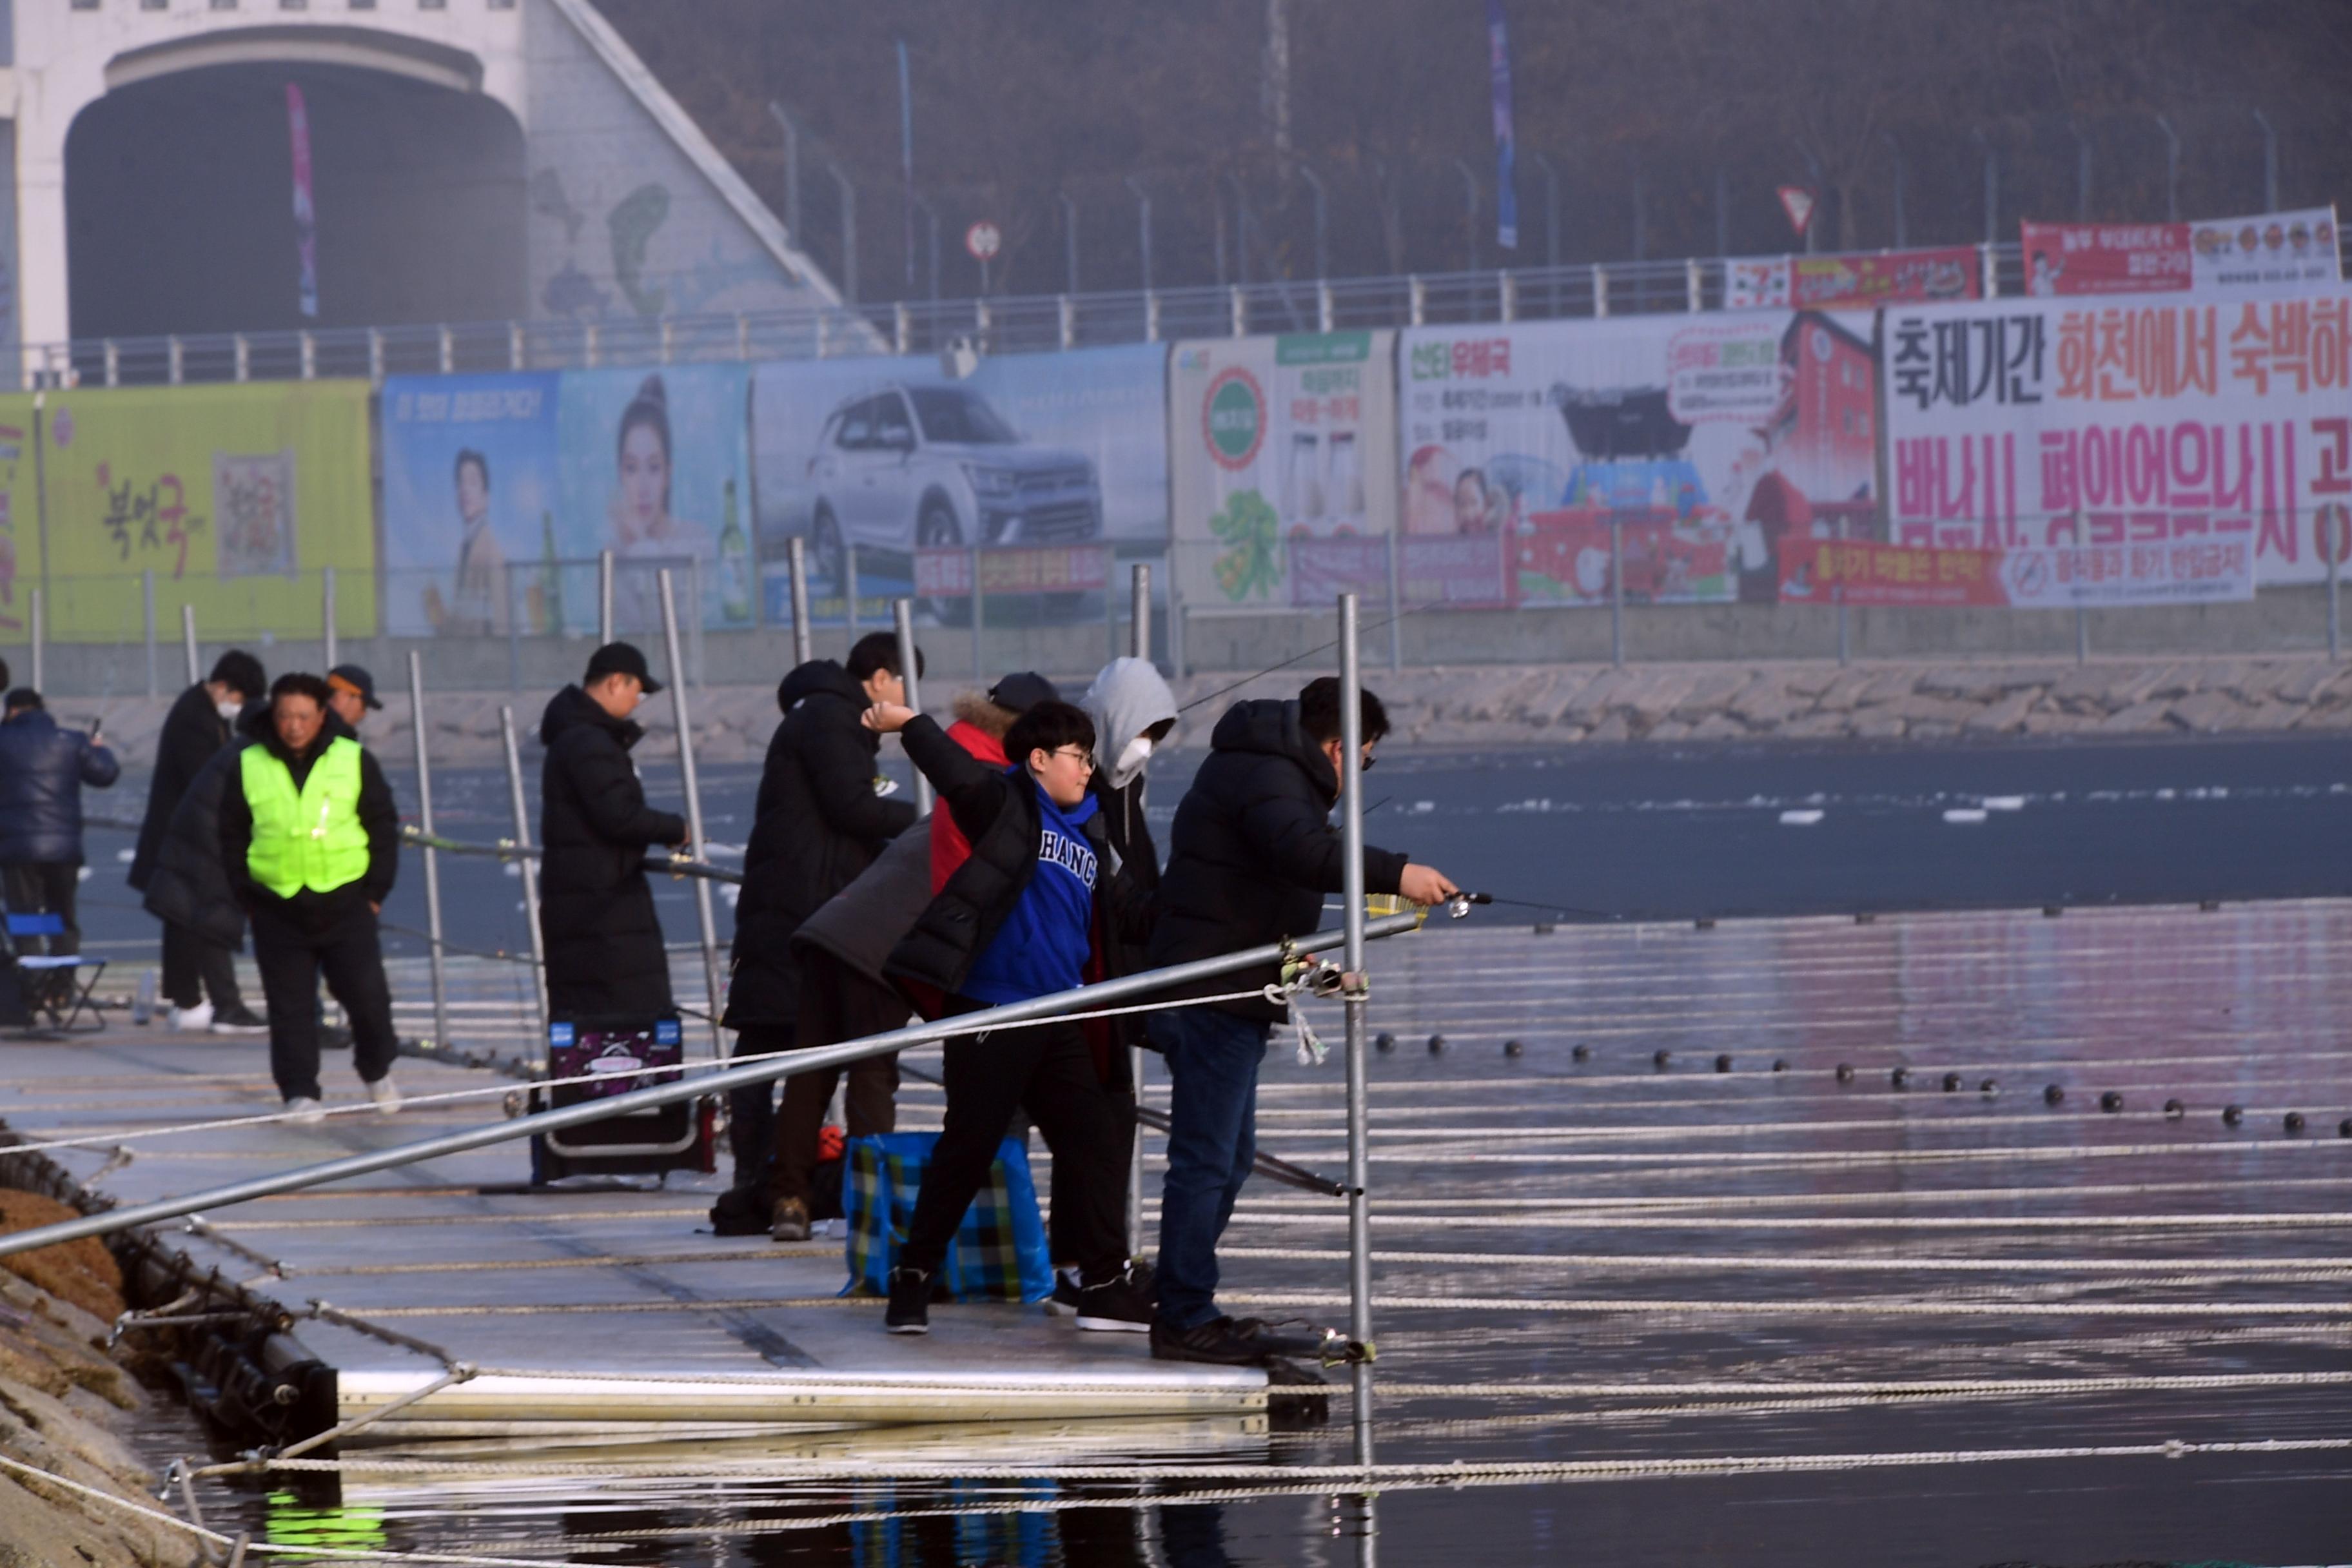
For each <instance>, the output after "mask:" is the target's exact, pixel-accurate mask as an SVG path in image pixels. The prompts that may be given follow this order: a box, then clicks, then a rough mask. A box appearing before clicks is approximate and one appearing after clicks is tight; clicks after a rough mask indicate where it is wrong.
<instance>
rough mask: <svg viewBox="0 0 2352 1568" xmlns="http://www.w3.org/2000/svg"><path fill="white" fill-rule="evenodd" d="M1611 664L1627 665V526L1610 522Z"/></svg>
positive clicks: (1615, 521)
mask: <svg viewBox="0 0 2352 1568" xmlns="http://www.w3.org/2000/svg"><path fill="white" fill-rule="evenodd" d="M1609 662H1610V664H1611V665H1612V666H1614V667H1617V668H1622V667H1623V666H1624V663H1625V525H1624V524H1623V523H1622V522H1619V521H1617V519H1616V518H1614V517H1612V518H1611V519H1610V520H1609Z"/></svg>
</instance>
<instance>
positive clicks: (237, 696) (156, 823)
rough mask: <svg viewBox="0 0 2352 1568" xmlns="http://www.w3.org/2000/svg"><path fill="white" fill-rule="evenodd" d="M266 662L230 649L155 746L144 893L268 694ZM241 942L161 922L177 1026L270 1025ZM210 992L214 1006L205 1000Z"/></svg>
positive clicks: (135, 865) (135, 863)
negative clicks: (240, 953)
mask: <svg viewBox="0 0 2352 1568" xmlns="http://www.w3.org/2000/svg"><path fill="white" fill-rule="evenodd" d="M268 685H269V678H268V676H267V675H265V674H263V673H262V668H261V661H260V660H259V659H257V658H254V657H253V656H252V655H251V654H249V653H247V652H245V651H244V650H243V649H242V648H231V649H229V650H228V651H227V652H226V653H225V654H223V655H221V656H220V658H219V659H218V660H217V661H215V664H214V665H213V672H212V674H211V675H210V676H208V677H207V678H205V679H203V680H200V681H198V682H197V683H196V684H195V685H194V686H191V687H189V688H188V689H186V690H185V691H183V692H182V693H180V698H179V700H178V701H176V702H174V703H173V704H172V710H171V712H170V713H169V714H167V715H165V717H164V720H163V733H162V734H161V735H160V736H158V737H157V739H156V742H155V776H154V779H153V781H152V783H151V784H149V785H148V789H147V815H146V817H145V819H144V820H143V821H142V822H141V824H140V826H139V848H138V851H137V853H136V854H135V855H134V856H133V858H132V859H131V886H132V887H133V888H135V889H138V890H139V891H141V892H142V893H143V892H146V891H147V890H148V882H149V880H150V879H152V877H153V875H154V873H155V865H156V858H157V856H158V855H159V854H160V853H161V851H162V849H163V839H164V837H165V835H166V834H167V833H168V832H169V830H170V828H171V826H172V817H173V813H175V812H176V811H178V810H179V808H180V800H181V797H182V796H183V795H186V794H187V791H188V785H189V784H191V783H193V782H194V779H195V776H196V775H197V774H198V773H201V772H203V771H204V766H205V763H208V762H210V761H211V760H212V757H213V753H215V752H218V751H219V750H220V749H221V748H222V747H223V746H226V745H227V744H228V743H229V740H230V736H231V727H232V726H233V725H235V724H236V720H237V715H238V714H239V713H241V712H242V711H244V709H245V705H246V704H247V703H248V702H253V701H257V700H259V699H260V697H261V695H262V693H263V692H264V691H265V690H267V689H268ZM235 954H236V943H235V942H222V941H220V940H218V937H217V934H214V935H207V934H205V933H204V932H202V931H198V930H196V929H195V928H194V927H192V926H185V925H181V924H177V923H175V922H174V921H169V920H166V921H164V922H163V995H164V997H165V999H166V1000H167V1001H169V1002H170V1003H171V1013H170V1015H169V1017H170V1023H171V1026H172V1027H173V1028H174V1029H206V1028H210V1029H214V1030H215V1031H217V1032H220V1033H224V1034H226V1033H257V1032H258V1031H260V1030H262V1029H264V1028H266V1027H268V1026H267V1025H265V1024H264V1023H263V1022H262V1020H261V1019H260V1018H258V1017H257V1016H254V1013H253V1011H252V1010H251V1009H250V1008H248V1007H247V1006H246V1005H245V1001H244V998H243V997H241V996H240V995H238V994H237V988H236V957H235ZM208 995H209V997H210V998H211V1000H210V1001H207V1000H205V998H206V997H207V996H208Z"/></svg>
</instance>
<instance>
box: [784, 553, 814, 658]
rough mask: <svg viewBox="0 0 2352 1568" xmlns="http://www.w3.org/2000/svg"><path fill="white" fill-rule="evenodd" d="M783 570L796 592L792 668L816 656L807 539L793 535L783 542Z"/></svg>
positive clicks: (794, 599) (794, 596)
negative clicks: (810, 612)
mask: <svg viewBox="0 0 2352 1568" xmlns="http://www.w3.org/2000/svg"><path fill="white" fill-rule="evenodd" d="M784 569H785V570H786V572H788V573H789V574H791V579H792V591H793V668H795V669H797V668H800V667H801V666H802V665H804V664H806V663H807V662H808V661H809V660H811V659H813V658H815V657H816V637H815V628H814V627H813V626H810V625H809V591H808V541H806V540H804V539H803V538H802V537H801V536H800V535H799V534H797V533H796V534H794V535H793V537H792V538H791V539H790V540H789V541H788V542H786V543H785V545H784Z"/></svg>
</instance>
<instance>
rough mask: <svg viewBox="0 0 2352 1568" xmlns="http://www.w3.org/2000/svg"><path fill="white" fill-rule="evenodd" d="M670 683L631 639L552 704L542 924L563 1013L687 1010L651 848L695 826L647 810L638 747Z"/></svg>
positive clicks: (636, 1021)
mask: <svg viewBox="0 0 2352 1568" xmlns="http://www.w3.org/2000/svg"><path fill="white" fill-rule="evenodd" d="M660 689H662V686H661V682H660V681H658V680H656V679H654V678H653V672H652V671H651V670H649V669H647V668H646V656H645V655H644V654H642V653H640V652H638V651H637V649H636V648H635V647H632V646H631V645H629V644H627V643H625V642H615V643H606V644H605V645H604V647H600V648H598V649H597V650H596V651H595V652H594V653H593V654H592V655H591V656H589V659H588V673H587V674H586V675H585V676H584V677H583V679H581V682H580V684H579V685H577V686H567V687H565V688H564V689H562V690H561V691H559V692H557V693H556V694H555V695H554V697H553V698H551V699H550V700H549V701H548V704H547V711H546V713H545V714H544V715H543V716H542V717H541V720H540V721H539V739H540V743H541V745H543V746H545V747H546V748H547V762H546V763H545V765H544V766H543V768H542V769H541V773H540V785H539V798H540V845H541V848H542V849H544V850H545V851H546V856H547V858H546V861H545V869H544V870H543V871H541V874H540V905H539V929H540V934H541V937H542V938H543V939H544V940H545V943H546V948H547V1003H548V1009H549V1011H550V1012H551V1014H552V1015H553V1016H555V1017H557V1018H560V1019H563V1020H566V1021H569V1022H573V1023H577V1022H580V1021H581V1020H583V1019H596V1020H606V1019H609V1020H611V1021H612V1022H613V1023H614V1024H615V1025H616V1026H618V1025H632V1026H635V1025H649V1024H651V1023H652V1022H653V1021H654V1020H655V1019H656V1018H660V1017H664V1016H667V1015H669V1014H670V1013H672V1012H673V1011H674V1010H675V1007H676V1004H675V1003H673V1002H672V1000H671V998H670V988H669V957H668V954H667V952H664V951H663V948H662V934H661V921H660V920H659V919H658V918H657V917H656V915H655V913H654V894H653V889H652V888H651V887H650V886H648V885H647V884H646V872H645V856H646V850H647V849H649V848H651V847H654V846H655V845H659V844H667V845H677V846H682V845H683V844H684V843H685V842H686V823H685V821H684V819H683V818H681V817H679V816H677V815H676V814H674V813H671V812H667V811H655V810H653V809H652V808H651V807H649V806H648V805H646V791H645V786H644V785H643V784H640V783H638V781H637V772H636V769H635V766H634V765H632V764H631V763H630V761H629V748H630V747H632V746H634V745H635V744H636V743H637V742H638V740H639V739H640V738H642V737H643V736H644V734H645V729H644V727H643V726H641V725H639V724H638V723H636V722H635V721H634V720H632V719H631V718H630V715H631V714H633V713H635V711H636V710H637V704H638V703H639V702H642V701H643V700H645V699H646V698H647V697H649V696H651V695H653V694H654V693H655V692H657V691H659V690H660Z"/></svg>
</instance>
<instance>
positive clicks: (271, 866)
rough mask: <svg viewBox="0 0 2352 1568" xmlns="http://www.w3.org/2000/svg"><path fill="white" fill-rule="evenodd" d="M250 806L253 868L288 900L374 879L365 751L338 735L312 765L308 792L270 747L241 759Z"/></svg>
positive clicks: (249, 852) (250, 860) (250, 865)
mask: <svg viewBox="0 0 2352 1568" xmlns="http://www.w3.org/2000/svg"><path fill="white" fill-rule="evenodd" d="M239 767H240V769H241V771H242V773H243V779H244V784H245V804H246V805H247V806H249V807H251V808H252V811H253V847H252V848H251V849H249V850H247V852H246V858H245V865H246V869H247V871H249V872H251V873H252V876H253V879H254V880H255V881H257V882H258V883H260V884H261V885H262V886H263V887H265V888H267V889H269V890H270V891H271V892H273V893H275V894H277V895H278V897H279V898H281V899H290V898H292V897H293V896H294V895H295V894H296V893H299V892H300V891H301V890H302V889H305V888H308V889H310V890H311V891H312V892H317V893H325V892H331V891H332V890H333V889H337V888H340V887H341V886H343V885H344V884H345V883H347V882H356V881H358V880H359V879H361V878H362V877H364V876H366V875H367V868H368V836H367V829H366V828H365V827H363V826H361V825H360V747H359V742H356V741H352V740H349V739H346V738H344V737H341V736H337V737H336V738H335V739H334V740H333V741H332V742H329V744H328V746H327V749H326V750H325V751H324V752H321V753H320V756H319V759H318V761H316V762H314V763H311V764H310V776H309V777H307V778H305V779H304V780H303V781H302V788H301V792H300V793H299V795H298V794H297V793H296V792H295V789H294V774H293V772H292V770H290V769H289V768H288V767H287V765H286V764H285V763H282V762H280V761H278V756H277V754H276V753H275V752H271V751H270V749H269V748H268V746H264V745H258V744H256V745H251V746H247V748H246V749H245V752H244V754H243V756H242V757H240V758H239Z"/></svg>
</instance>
